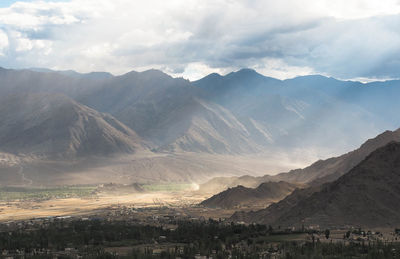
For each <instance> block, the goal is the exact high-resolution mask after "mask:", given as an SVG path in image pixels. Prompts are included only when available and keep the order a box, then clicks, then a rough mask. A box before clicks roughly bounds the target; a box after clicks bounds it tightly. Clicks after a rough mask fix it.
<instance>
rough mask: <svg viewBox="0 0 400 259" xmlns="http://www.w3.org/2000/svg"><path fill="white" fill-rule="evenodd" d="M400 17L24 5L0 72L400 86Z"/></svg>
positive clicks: (322, 9) (372, 7)
mask: <svg viewBox="0 0 400 259" xmlns="http://www.w3.org/2000/svg"><path fill="white" fill-rule="evenodd" d="M399 13H400V4H399V1H397V0H380V1H378V0H346V1H345V0H337V1H328V0H308V1H298V0H281V1H275V0H248V1H233V0H169V1H163V0H147V1H131V0H113V1H109V0H71V1H69V2H49V1H34V2H29V3H26V2H18V3H16V4H14V5H12V6H11V7H9V8H0V29H2V30H3V31H4V33H5V34H6V36H5V35H2V33H1V31H0V53H3V55H2V56H1V57H0V65H1V66H6V67H33V66H46V67H50V68H58V69H76V70H78V71H82V72H88V71H92V70H107V71H110V72H113V73H117V74H118V73H124V72H127V71H129V70H132V69H137V70H141V69H146V68H160V69H163V70H165V71H166V72H170V73H172V74H174V75H179V76H184V77H189V78H192V79H194V78H198V77H201V76H204V75H205V74H207V73H209V72H220V73H224V72H226V71H230V70H236V69H239V68H241V67H251V68H256V69H257V70H258V71H260V72H262V73H265V74H267V75H270V76H275V77H279V78H286V77H293V76H295V75H303V74H308V73H326V74H329V75H332V76H337V77H341V78H352V77H395V76H396V75H397V73H399V72H398V71H400V70H399V68H400V62H399V60H400V48H399V47H398V46H400V37H399V35H400V32H399V31H398V28H399V25H400V16H399ZM4 33H3V34H4ZM6 48H7V49H8V51H7V52H4V49H6Z"/></svg>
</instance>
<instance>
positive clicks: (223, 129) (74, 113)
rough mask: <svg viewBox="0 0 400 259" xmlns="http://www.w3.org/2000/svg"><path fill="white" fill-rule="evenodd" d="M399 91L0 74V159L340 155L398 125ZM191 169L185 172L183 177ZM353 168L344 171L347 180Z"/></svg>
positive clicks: (312, 81)
mask: <svg viewBox="0 0 400 259" xmlns="http://www.w3.org/2000/svg"><path fill="white" fill-rule="evenodd" d="M399 93H400V81H388V82H382V83H381V82H376V83H369V84H362V83H359V82H350V81H340V80H336V79H333V78H327V77H323V76H306V77H297V78H294V79H290V80H277V79H273V78H269V77H265V76H263V75H260V74H258V73H257V72H255V71H254V70H250V69H243V70H240V71H237V72H232V73H230V74H228V75H226V76H221V75H218V74H211V75H209V76H206V77H205V78H203V79H201V80H198V81H195V82H190V81H188V80H184V79H182V78H172V77H170V76H169V75H167V74H164V73H162V72H161V71H158V70H148V71H144V72H134V71H133V72H130V73H127V74H124V75H121V76H113V75H111V74H109V73H104V72H96V73H88V74H80V73H77V72H74V71H52V70H47V69H28V70H12V69H4V68H0V96H1V98H2V100H3V101H2V102H1V104H0V118H1V119H2V125H1V126H0V152H3V153H5V154H10V155H7V157H11V156H15V155H16V156H18V157H40V158H41V159H56V160H57V161H63V160H64V161H70V160H74V159H80V158H82V159H84V158H85V157H105V158H108V157H113V156H116V155H131V154H135V153H136V152H137V151H138V150H140V151H144V152H148V153H151V152H150V150H151V151H152V152H153V153H156V154H178V153H188V152H189V153H193V154H200V153H201V154H210V155H213V154H217V155H234V156H239V155H240V156H244V155H254V154H262V153H273V152H287V151H289V150H293V149H299V150H317V151H321V152H322V151H324V152H325V154H326V152H328V153H330V154H332V153H335V154H337V153H341V152H344V151H347V150H350V149H352V148H354V147H355V146H357V145H359V143H362V142H363V141H365V139H367V138H369V137H371V136H374V135H376V134H378V133H379V132H383V131H384V130H385V129H390V128H395V127H397V126H398V125H400V121H399V117H398V115H397V113H396V112H395V111H397V110H398V108H400V107H398V106H399V104H398V102H397V98H396V96H399ZM366 153H368V152H366ZM350 160H352V159H350ZM346 161H347V160H346ZM354 161H355V162H357V159H355V158H354ZM355 162H352V163H355ZM344 163H347V162H344ZM190 164H191V162H190V161H187V165H179V167H180V168H182V172H183V171H185V170H186V169H184V168H185V167H190ZM328 164H329V163H328ZM350 167H351V166H350ZM349 169H350V168H349V166H347V167H346V166H344V167H343V170H341V172H344V171H346V170H349ZM57 170H58V169H57ZM60 170H61V169H60ZM211 170H215V169H211ZM310 170H311V169H310ZM312 170H314V169H312ZM61 171H62V170H61ZM243 171H245V169H244V170H243ZM248 171H249V172H250V171H251V170H248ZM265 171H268V169H266V170H265ZM7 172H8V171H7ZM135 173H138V172H137V170H135ZM333 173H334V171H329V170H327V171H325V173H324V175H322V174H319V173H316V174H315V176H312V177H309V176H308V175H310V174H309V173H305V174H304V175H307V176H306V177H305V178H304V179H303V180H301V179H300V178H301V177H302V176H300V175H301V173H296V172H295V173H294V174H290V176H291V177H292V176H293V175H296V177H298V179H290V177H289V176H288V177H286V176H285V177H282V179H283V180H290V181H300V180H301V181H303V182H309V181H310V180H311V178H312V179H313V180H314V179H317V178H321V177H322V176H324V177H325V176H327V177H328V175H332V174H333ZM340 174H341V173H338V176H339V175H340ZM266 178H268V177H266ZM266 178H265V179H264V180H266ZM308 178H310V179H308ZM172 180H173V179H172ZM252 187H256V186H252Z"/></svg>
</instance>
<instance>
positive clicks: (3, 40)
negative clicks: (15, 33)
mask: <svg viewBox="0 0 400 259" xmlns="http://www.w3.org/2000/svg"><path fill="white" fill-rule="evenodd" d="M8 45H9V42H8V36H7V34H5V33H4V32H3V31H2V30H0V56H4V50H5V49H6V48H8Z"/></svg>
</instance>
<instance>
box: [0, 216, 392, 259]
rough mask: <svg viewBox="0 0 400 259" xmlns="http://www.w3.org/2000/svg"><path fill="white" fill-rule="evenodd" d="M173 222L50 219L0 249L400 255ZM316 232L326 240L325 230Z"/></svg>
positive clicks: (252, 229)
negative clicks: (123, 248) (166, 224)
mask: <svg viewBox="0 0 400 259" xmlns="http://www.w3.org/2000/svg"><path fill="white" fill-rule="evenodd" d="M173 223H175V224H177V225H178V227H177V228H176V229H175V230H170V229H166V228H163V227H161V226H149V225H140V224H132V223H131V222H126V221H112V222H108V221H103V220H92V221H79V220H73V221H68V222H65V221H55V222H53V223H49V224H46V225H44V226H36V227H34V228H32V227H29V231H27V229H19V230H14V231H4V232H0V248H1V249H4V250H8V251H17V250H21V248H23V249H24V251H25V253H26V254H27V255H33V254H34V253H33V251H40V250H47V251H48V250H50V251H64V250H65V248H67V247H72V248H75V249H76V250H77V251H79V253H80V254H81V255H83V256H84V257H88V258H118V256H117V255H113V254H110V253H106V252H105V250H104V248H106V247H116V246H132V252H131V254H130V256H129V258H175V257H181V258H194V257H195V255H198V254H200V255H206V256H212V257H213V258H227V257H229V256H231V257H232V258H260V257H264V258H270V257H271V256H275V257H279V258H400V244H397V243H386V244H384V243H379V242H376V243H368V244H364V243H350V244H344V243H324V242H320V241H317V242H314V241H313V242H306V241H305V240H304V241H303V242H293V241H288V240H290V237H292V235H303V236H304V234H305V233H304V232H292V231H289V230H287V231H286V230H284V231H283V230H282V231H281V230H273V229H272V228H271V227H268V226H265V225H249V226H246V225H239V224H225V223H223V222H219V221H214V220H209V221H204V222H193V221H178V222H173ZM310 234H311V233H310ZM319 234H325V237H326V238H329V235H330V231H329V230H326V231H322V232H320V233H319ZM288 237H289V238H288ZM163 243H165V244H166V245H167V244H168V245H169V247H170V248H171V244H173V245H172V249H165V250H162V251H158V252H156V253H155V250H154V249H156V247H157V244H158V245H162V244H163ZM139 245H142V246H140V247H142V248H141V249H139V248H138V247H139ZM143 245H144V246H143ZM143 247H145V249H143ZM50 257H51V256H50ZM38 258H39V257H38ZM40 258H44V257H43V255H41V257H40Z"/></svg>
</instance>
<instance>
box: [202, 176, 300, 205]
mask: <svg viewBox="0 0 400 259" xmlns="http://www.w3.org/2000/svg"><path fill="white" fill-rule="evenodd" d="M295 188H296V185H294V184H290V183H287V182H282V181H281V182H265V183H262V184H260V185H259V186H258V187H257V188H246V187H244V186H241V185H239V186H236V187H234V188H229V189H227V190H225V191H223V192H221V193H218V194H216V195H214V196H212V197H210V198H209V199H207V200H204V201H203V202H201V203H200V205H202V206H205V207H210V208H225V209H231V208H238V207H256V206H261V207H265V206H267V205H269V204H270V203H272V202H277V201H279V200H281V199H283V198H284V197H286V196H287V195H288V194H290V193H291V192H292V191H293V190H294V189H295Z"/></svg>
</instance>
